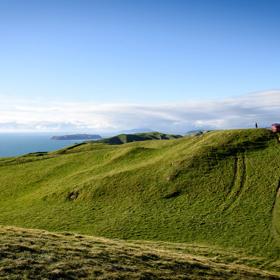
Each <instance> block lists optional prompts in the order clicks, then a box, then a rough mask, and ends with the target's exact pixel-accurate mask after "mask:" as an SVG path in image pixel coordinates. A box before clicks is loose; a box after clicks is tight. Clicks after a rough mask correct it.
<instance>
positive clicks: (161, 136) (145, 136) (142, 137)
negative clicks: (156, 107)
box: [98, 132, 182, 145]
mask: <svg viewBox="0 0 280 280" xmlns="http://www.w3.org/2000/svg"><path fill="white" fill-rule="evenodd" d="M181 137H182V136H181V135H174V134H165V133H160V132H145V133H135V134H120V135H117V136H113V137H110V138H106V139H102V140H99V141H98V142H100V143H106V144H110V145H119V144H125V143H129V142H137V141H146V140H169V139H177V138H181Z"/></svg>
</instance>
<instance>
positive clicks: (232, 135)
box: [0, 129, 280, 265]
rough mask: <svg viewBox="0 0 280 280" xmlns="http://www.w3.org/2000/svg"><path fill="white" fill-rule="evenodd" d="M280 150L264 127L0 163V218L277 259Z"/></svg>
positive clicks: (86, 147) (91, 146) (94, 146)
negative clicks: (193, 244)
mask: <svg viewBox="0 0 280 280" xmlns="http://www.w3.org/2000/svg"><path fill="white" fill-rule="evenodd" d="M279 158H280V146H279V144H278V142H277V140H276V138H275V136H274V135H272V134H271V132H270V131H268V130H263V129H258V130H232V131H215V132H214V131H213V132H209V133H205V134H203V135H200V136H191V137H184V138H180V139H175V140H168V141H165V140H162V141H144V142H133V143H128V144H124V145H107V144H104V143H86V144H79V145H76V146H73V147H70V148H67V149H63V150H60V151H57V152H53V153H47V154H44V153H43V154H42V153H38V154H36V153H35V154H31V155H27V156H23V157H17V158H6V159H1V160H0V193H1V196H0V224H2V225H14V226H20V227H29V228H40V229H46V230H51V231H72V232H79V233H83V234H90V235H96V236H104V237H108V238H119V239H134V240H135V239H142V240H155V241H156V240H161V241H169V242H188V243H199V244H205V245H207V246H213V245H215V246H219V247H223V248H227V249H228V250H235V249H240V248H242V250H244V252H246V254H249V255H255V256H262V257H265V258H267V260H268V261H267V263H266V264H264V265H269V263H270V262H272V261H273V262H275V261H278V259H279V256H280V250H279V246H280V241H279V233H280V222H279V221H280V219H279V215H280V202H279V199H278V194H277V193H278V188H279V177H280V160H279Z"/></svg>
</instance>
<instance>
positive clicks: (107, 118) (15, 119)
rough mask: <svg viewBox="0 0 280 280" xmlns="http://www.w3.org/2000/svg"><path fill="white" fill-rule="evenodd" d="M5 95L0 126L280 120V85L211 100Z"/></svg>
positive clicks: (189, 125)
mask: <svg viewBox="0 0 280 280" xmlns="http://www.w3.org/2000/svg"><path fill="white" fill-rule="evenodd" d="M2 100H5V101H3V102H1V104H0V113H1V114H0V131H40V132H41V131H64V132H65V131H69V132H70V131H71V132H75V131H77V132H78V131H95V132H109V131H112V132H113V131H118V130H125V129H132V128H140V127H149V128H151V129H154V130H161V131H169V132H180V133H182V132H186V131H188V130H191V129H198V128H205V129H222V128H238V127H252V126H253V125H254V123H255V122H256V121H257V122H258V123H259V124H260V125H261V126H268V125H270V124H271V123H272V122H275V121H280V113H279V112H280V90H274V91H266V92H258V93H253V94H247V95H244V96H241V97H239V98H231V99H224V100H215V101H213V100H212V101H206V100H204V101H193V100H189V101H185V102H180V103H177V104H176V103H170V104H152V105H144V104H118V103H116V104H97V103H90V102H89V103H86V102H84V103H81V102H77V103H75V102H65V103H63V102H60V103H58V102H48V103H42V102H38V101H36V102H35V101H34V102H32V101H22V100H21V101H19V100H18V101H17V100H9V99H7V98H6V99H3V97H2Z"/></svg>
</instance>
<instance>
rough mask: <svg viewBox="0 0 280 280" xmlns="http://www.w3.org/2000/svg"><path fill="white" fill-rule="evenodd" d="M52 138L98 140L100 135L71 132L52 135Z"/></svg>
mask: <svg viewBox="0 0 280 280" xmlns="http://www.w3.org/2000/svg"><path fill="white" fill-rule="evenodd" d="M51 139H52V140H99V139H102V137H101V136H100V135H98V134H71V135H62V136H52V137H51Z"/></svg>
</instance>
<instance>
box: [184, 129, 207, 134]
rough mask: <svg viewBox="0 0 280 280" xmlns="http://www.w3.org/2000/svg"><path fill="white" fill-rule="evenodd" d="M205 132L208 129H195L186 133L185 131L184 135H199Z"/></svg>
mask: <svg viewBox="0 0 280 280" xmlns="http://www.w3.org/2000/svg"><path fill="white" fill-rule="evenodd" d="M206 132H209V130H200V129H197V130H190V131H188V132H187V133H185V135H187V136H194V135H201V134H203V133H206Z"/></svg>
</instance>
